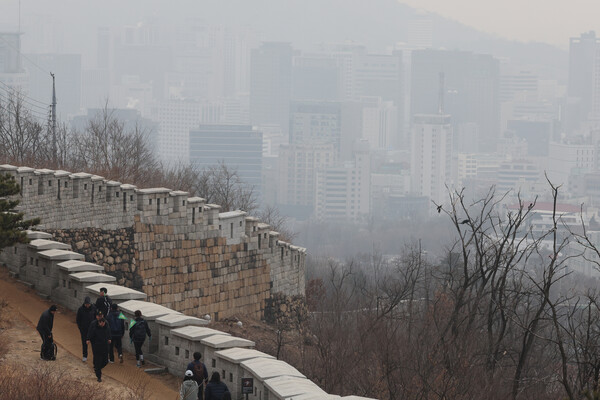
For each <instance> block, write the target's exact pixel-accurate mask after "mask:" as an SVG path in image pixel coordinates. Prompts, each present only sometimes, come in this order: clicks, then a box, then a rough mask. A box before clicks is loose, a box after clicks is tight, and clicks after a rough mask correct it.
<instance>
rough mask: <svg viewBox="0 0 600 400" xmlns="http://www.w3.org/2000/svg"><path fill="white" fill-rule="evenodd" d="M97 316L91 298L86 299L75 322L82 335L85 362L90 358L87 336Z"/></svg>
mask: <svg viewBox="0 0 600 400" xmlns="http://www.w3.org/2000/svg"><path fill="white" fill-rule="evenodd" d="M95 315H96V306H94V305H93V304H92V302H91V301H90V298H89V297H86V298H85V299H84V300H83V304H82V305H81V307H79V309H78V310H77V317H76V318H75V321H76V322H77V327H78V328H79V334H80V335H81V347H82V350H83V358H82V359H81V360H82V361H83V362H86V361H87V356H88V345H87V334H88V330H89V329H90V324H91V323H92V321H94V319H95V318H96V317H95Z"/></svg>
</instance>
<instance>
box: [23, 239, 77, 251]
mask: <svg viewBox="0 0 600 400" xmlns="http://www.w3.org/2000/svg"><path fill="white" fill-rule="evenodd" d="M27 246H28V247H30V248H32V249H35V250H37V251H42V250H52V249H59V250H71V246H70V245H68V244H66V243H61V242H57V241H55V240H48V239H34V240H32V241H31V242H29V244H28V245H27Z"/></svg>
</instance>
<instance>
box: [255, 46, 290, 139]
mask: <svg viewBox="0 0 600 400" xmlns="http://www.w3.org/2000/svg"><path fill="white" fill-rule="evenodd" d="M291 91H292V46H291V45H290V44H289V43H279V42H265V43H263V44H262V45H261V46H260V47H259V48H258V49H254V50H252V56H251V67H250V122H251V123H252V124H253V125H262V124H279V126H280V127H281V129H282V131H283V132H284V134H285V135H286V136H287V134H288V133H289V115H290V97H291Z"/></svg>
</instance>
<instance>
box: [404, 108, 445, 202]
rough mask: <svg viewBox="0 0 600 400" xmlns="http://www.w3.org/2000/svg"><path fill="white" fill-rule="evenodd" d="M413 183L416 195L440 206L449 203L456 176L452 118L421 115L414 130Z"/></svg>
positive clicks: (441, 115)
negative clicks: (449, 193)
mask: <svg viewBox="0 0 600 400" xmlns="http://www.w3.org/2000/svg"><path fill="white" fill-rule="evenodd" d="M411 145H412V152H411V184H412V191H413V193H415V194H417V195H418V196H427V197H429V198H430V199H431V200H432V201H434V202H435V203H436V204H443V203H444V202H445V201H446V200H447V197H448V196H447V189H446V185H450V184H451V181H450V180H451V176H452V168H451V162H452V125H451V121H450V116H449V115H444V114H418V115H415V116H414V120H413V128H412V143H411Z"/></svg>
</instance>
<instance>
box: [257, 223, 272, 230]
mask: <svg viewBox="0 0 600 400" xmlns="http://www.w3.org/2000/svg"><path fill="white" fill-rule="evenodd" d="M256 227H257V228H258V229H268V228H270V227H271V225H269V224H265V223H264V222H259V223H258V224H257V225H256Z"/></svg>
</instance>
